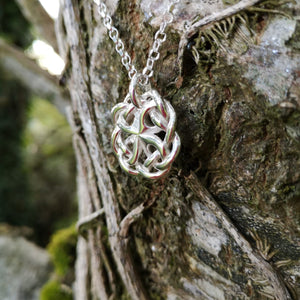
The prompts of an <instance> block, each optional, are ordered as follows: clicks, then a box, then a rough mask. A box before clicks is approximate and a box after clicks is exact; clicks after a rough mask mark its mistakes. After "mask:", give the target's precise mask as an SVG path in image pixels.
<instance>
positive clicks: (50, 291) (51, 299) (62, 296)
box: [40, 280, 73, 300]
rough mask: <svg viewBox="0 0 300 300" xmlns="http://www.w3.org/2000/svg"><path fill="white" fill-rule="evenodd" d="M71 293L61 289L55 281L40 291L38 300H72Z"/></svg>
mask: <svg viewBox="0 0 300 300" xmlns="http://www.w3.org/2000/svg"><path fill="white" fill-rule="evenodd" d="M72 299H73V296H72V293H71V291H68V290H67V289H65V288H63V287H62V285H61V284H60V283H59V282H57V281H54V280H53V281H49V282H48V283H46V284H45V285H44V287H43V288H42V290H41V294H40V300H72Z"/></svg>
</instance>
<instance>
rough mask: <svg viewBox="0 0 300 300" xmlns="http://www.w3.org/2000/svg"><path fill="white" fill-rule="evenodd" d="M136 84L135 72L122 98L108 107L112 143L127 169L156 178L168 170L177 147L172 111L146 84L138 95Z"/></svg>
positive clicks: (130, 172)
mask: <svg viewBox="0 0 300 300" xmlns="http://www.w3.org/2000/svg"><path fill="white" fill-rule="evenodd" d="M137 85H138V75H135V76H134V77H133V78H132V80H131V83H130V86H129V93H128V94H127V96H126V97H125V100H124V101H123V102H121V103H118V104H117V105H115V106H114V107H113V109H112V116H113V120H114V124H115V127H114V131H113V133H112V147H113V151H114V152H115V154H116V155H117V157H118V159H119V163H120V166H121V167H122V169H123V170H125V171H126V172H127V173H129V174H132V175H139V174H140V175H142V176H144V177H146V178H151V179H156V178H160V177H161V176H163V175H165V174H166V173H167V172H168V171H169V170H170V168H171V165H172V163H173V161H174V160H175V158H176V156H177V154H178V153H179V150H180V138H179V136H178V134H177V133H176V131H175V123H176V114H175V111H174V109H173V107H172V105H171V104H170V103H169V102H168V101H166V100H164V99H162V98H161V96H160V95H159V93H158V92H157V91H156V90H154V89H151V87H150V86H148V89H147V90H146V91H145V92H143V93H142V94H141V95H138V93H137V92H136V88H137Z"/></svg>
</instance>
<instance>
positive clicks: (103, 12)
mask: <svg viewBox="0 0 300 300" xmlns="http://www.w3.org/2000/svg"><path fill="white" fill-rule="evenodd" d="M93 1H94V3H95V4H96V5H97V6H98V13H99V15H100V16H101V17H102V19H103V24H104V26H105V27H106V28H107V30H108V35H109V37H110V39H111V40H112V41H113V42H114V44H115V49H116V52H117V53H118V54H119V55H120V56H121V62H122V64H123V66H124V67H125V68H126V70H127V71H128V76H129V78H130V79H132V77H133V76H134V75H135V74H136V73H137V71H136V68H135V66H134V65H133V63H132V62H131V58H130V56H129V54H128V52H127V51H125V50H124V44H123V42H122V40H121V39H120V38H119V31H118V29H117V28H116V27H114V26H113V25H112V19H111V17H110V15H109V14H108V12H107V7H106V5H105V4H104V3H103V2H102V1H100V0H93Z"/></svg>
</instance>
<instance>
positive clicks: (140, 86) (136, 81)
mask: <svg viewBox="0 0 300 300" xmlns="http://www.w3.org/2000/svg"><path fill="white" fill-rule="evenodd" d="M143 79H144V76H143V74H140V73H136V74H135V75H134V76H133V77H132V79H131V81H130V85H129V94H130V98H131V101H132V103H133V104H134V106H135V107H137V108H140V107H141V106H142V100H141V95H143V94H145V93H146V92H148V91H150V90H151V86H150V84H149V83H146V84H144V83H143V82H142V80H143Z"/></svg>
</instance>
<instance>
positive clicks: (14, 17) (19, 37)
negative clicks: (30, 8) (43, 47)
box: [0, 0, 33, 48]
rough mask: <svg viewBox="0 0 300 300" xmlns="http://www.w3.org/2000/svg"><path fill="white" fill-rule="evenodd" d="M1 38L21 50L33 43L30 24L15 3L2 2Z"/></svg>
mask: <svg viewBox="0 0 300 300" xmlns="http://www.w3.org/2000/svg"><path fill="white" fill-rule="evenodd" d="M0 36H1V37H3V38H5V39H6V40H8V41H9V42H11V43H13V44H15V45H16V46H18V47H21V48H26V47H28V46H29V45H30V44H31V43H32V41H33V36H32V34H31V32H30V24H29V23H28V22H27V20H26V19H25V18H24V16H23V15H22V13H21V11H20V9H19V7H18V5H17V4H16V2H15V1H11V0H0Z"/></svg>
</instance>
